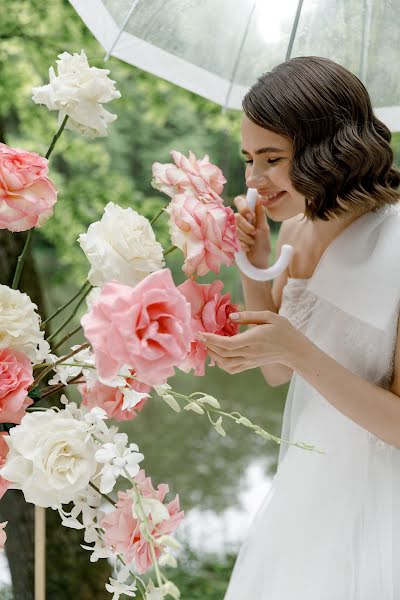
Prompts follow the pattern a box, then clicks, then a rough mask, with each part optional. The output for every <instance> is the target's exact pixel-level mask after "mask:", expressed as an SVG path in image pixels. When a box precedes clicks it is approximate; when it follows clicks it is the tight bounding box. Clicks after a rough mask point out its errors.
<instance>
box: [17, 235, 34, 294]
mask: <svg viewBox="0 0 400 600" xmlns="http://www.w3.org/2000/svg"><path fill="white" fill-rule="evenodd" d="M32 237H33V229H30V230H29V232H28V235H27V237H26V240H25V244H24V247H23V250H22V252H21V254H20V256H19V257H18V261H17V268H16V269H15V274H14V279H13V282H12V289H13V290H16V289H17V288H18V284H19V280H20V277H21V273H22V268H23V266H24V263H25V260H26V256H27V254H28V252H29V248H30V246H31V243H32Z"/></svg>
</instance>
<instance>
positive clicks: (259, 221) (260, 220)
mask: <svg viewBox="0 0 400 600" xmlns="http://www.w3.org/2000/svg"><path fill="white" fill-rule="evenodd" d="M255 214H256V219H255V225H256V228H257V229H258V230H261V231H269V225H268V221H267V215H266V214H265V209H264V206H263V205H262V204H261V202H259V201H258V200H257V202H256V207H255Z"/></svg>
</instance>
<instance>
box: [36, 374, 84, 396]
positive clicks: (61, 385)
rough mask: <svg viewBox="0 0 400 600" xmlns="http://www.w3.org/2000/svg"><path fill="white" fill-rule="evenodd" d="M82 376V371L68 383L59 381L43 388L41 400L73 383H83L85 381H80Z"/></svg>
mask: <svg viewBox="0 0 400 600" xmlns="http://www.w3.org/2000/svg"><path fill="white" fill-rule="evenodd" d="M80 377H82V371H81V372H80V373H78V375H75V377H73V378H72V379H70V380H69V381H67V383H58V384H57V385H50V386H49V387H47V388H45V389H44V390H43V393H42V394H40V400H41V399H42V398H47V396H51V395H52V394H55V393H56V392H59V391H61V390H62V389H63V388H66V387H68V386H69V385H73V384H74V383H83V381H79V379H80Z"/></svg>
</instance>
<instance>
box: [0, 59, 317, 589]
mask: <svg viewBox="0 0 400 600" xmlns="http://www.w3.org/2000/svg"><path fill="white" fill-rule="evenodd" d="M57 64H58V74H57V75H56V74H55V72H54V70H53V68H50V82H49V84H48V85H44V86H42V87H39V88H35V89H34V90H33V100H34V102H36V103H38V104H44V105H45V106H46V107H47V108H48V109H49V110H55V111H58V127H59V128H58V131H57V133H56V135H55V136H54V138H53V141H52V142H51V144H50V147H49V150H48V152H47V154H46V156H45V157H42V156H39V155H38V154H36V153H34V152H29V151H25V150H21V149H17V148H10V147H8V146H6V145H5V144H1V145H0V228H1V229H7V230H9V231H10V232H21V231H27V232H28V234H27V239H26V244H25V247H24V249H23V252H22V254H21V256H20V257H19V260H18V264H17V267H16V271H15V276H14V280H13V284H12V286H11V287H8V286H6V285H0V423H1V424H3V425H2V429H3V431H2V432H1V435H0V497H1V496H3V495H4V494H5V493H6V491H7V489H9V488H14V489H20V490H22V492H23V494H24V496H25V499H26V501H27V502H31V503H33V504H34V505H36V506H41V507H50V508H52V509H54V510H57V511H58V512H59V514H60V518H61V522H62V524H63V525H64V526H66V527H72V528H75V529H81V530H82V531H83V538H84V545H83V547H84V548H86V549H87V550H88V551H89V552H90V553H91V557H90V560H91V561H97V560H98V559H103V558H108V559H111V560H112V561H113V564H114V569H115V575H114V577H113V578H111V579H110V581H109V582H108V583H106V586H105V587H106V589H107V591H108V592H110V593H111V594H113V596H112V598H113V600H117V599H118V598H119V597H120V595H122V594H125V595H126V596H128V597H140V598H143V599H147V600H160V599H162V598H166V597H172V598H179V597H180V593H179V590H178V588H177V587H176V586H175V585H174V583H173V582H172V581H169V580H168V579H167V577H166V576H165V574H164V572H163V566H164V565H169V566H174V565H175V564H176V559H175V556H174V553H175V551H176V549H177V548H178V543H177V541H176V539H175V538H174V537H173V536H172V534H173V533H174V531H175V530H176V529H177V527H178V526H179V524H180V523H181V521H182V519H183V511H182V510H181V508H180V504H179V497H178V496H177V495H176V496H175V498H174V499H173V500H172V501H170V502H166V500H165V498H166V495H167V493H168V492H169V488H168V485H166V484H159V485H158V486H157V487H156V488H155V487H154V486H153V483H152V481H151V478H150V477H148V476H147V475H146V473H145V471H144V470H143V469H142V468H140V464H141V463H142V461H143V460H144V456H143V454H141V453H140V451H139V447H138V446H137V444H135V443H132V442H130V441H129V439H128V437H127V435H126V434H124V433H119V432H118V429H117V427H115V425H111V426H109V425H108V420H109V419H113V420H116V421H124V420H128V419H134V418H136V417H138V415H139V413H140V412H141V410H143V408H144V406H145V404H146V403H147V402H149V401H150V398H151V395H153V398H158V399H161V400H162V401H165V402H166V403H167V404H168V405H169V406H170V407H171V408H172V409H173V410H175V411H178V412H179V411H181V409H182V407H183V408H184V410H191V411H194V412H195V413H198V414H199V415H203V416H206V417H208V419H209V421H210V423H211V425H212V426H213V427H214V428H215V430H216V431H217V432H218V433H219V434H220V435H225V431H224V428H223V420H228V419H230V420H233V421H235V422H236V423H238V424H240V425H243V426H245V427H247V428H249V429H250V430H252V431H253V432H254V433H256V434H257V435H261V436H263V437H264V438H266V439H269V440H273V441H275V442H277V443H280V442H281V441H282V440H280V439H279V438H276V437H275V436H273V435H271V434H270V433H268V432H266V431H264V430H263V429H261V428H260V427H259V426H258V425H256V424H253V423H252V422H251V421H250V420H249V419H247V418H246V417H245V416H243V415H241V414H239V413H237V412H235V413H229V412H225V411H223V410H222V409H221V407H220V403H219V402H218V400H217V399H216V398H214V397H213V396H211V395H209V394H207V393H203V392H196V393H194V394H191V395H190V396H186V395H184V394H181V393H179V392H177V391H175V390H173V389H172V388H171V386H170V385H169V384H168V379H169V378H170V377H171V376H172V375H173V374H174V371H175V368H180V369H183V370H185V371H187V372H188V371H193V372H194V374H195V375H196V376H201V375H204V372H205V364H206V360H207V349H206V347H205V346H204V345H203V344H202V343H201V341H200V340H199V339H198V334H199V333H201V332H204V331H207V332H211V333H217V334H219V335H225V336H231V335H235V334H236V333H237V332H238V330H239V328H238V325H237V324H235V323H233V322H232V321H231V320H230V319H229V315H230V314H231V313H232V312H233V311H235V310H236V306H235V305H233V304H232V303H231V299H230V295H229V294H228V293H225V294H224V293H223V283H222V282H221V281H219V280H216V281H214V282H213V283H209V284H205V283H199V282H198V280H197V278H198V277H201V276H203V275H205V274H207V273H208V272H209V271H212V272H214V273H218V272H219V270H220V267H221V265H232V264H233V262H234V256H235V252H237V250H238V239H237V234H236V227H235V219H234V214H233V211H232V210H231V208H230V207H228V206H225V205H224V202H223V200H222V198H221V194H222V192H223V186H224V184H225V182H226V180H225V178H224V177H223V174H222V172H221V171H220V169H219V168H218V167H216V166H215V165H213V164H211V162H210V161H209V158H208V156H205V157H204V158H203V159H201V160H199V159H197V158H196V156H195V155H194V154H193V153H189V157H188V158H187V157H185V156H183V155H182V154H181V153H179V152H175V151H173V152H172V153H171V154H172V159H173V161H174V162H173V163H171V164H160V163H154V165H153V186H154V187H155V188H157V189H158V190H160V191H161V192H163V193H165V194H166V195H167V196H168V197H169V204H168V205H167V206H166V208H165V209H163V210H162V211H160V212H159V213H158V214H156V215H155V216H154V217H153V219H152V221H151V222H150V221H148V220H147V219H146V218H145V217H143V216H142V215H140V214H138V213H137V212H135V211H134V210H133V209H131V208H121V207H120V206H118V205H117V204H114V203H113V202H109V203H108V204H107V206H106V207H105V209H104V214H103V216H102V218H101V220H100V221H98V222H95V223H92V224H91V225H90V226H89V228H88V230H87V232H86V233H82V234H81V235H80V236H79V239H78V242H79V244H80V246H81V248H82V250H83V252H84V253H85V255H86V257H87V259H88V262H89V264H90V270H89V273H88V277H87V281H85V282H84V283H83V285H82V287H81V289H80V290H79V292H78V293H77V294H76V295H75V296H74V297H73V298H71V299H70V300H68V301H67V302H66V303H65V304H64V305H63V306H61V307H60V308H59V309H57V311H56V312H55V313H54V314H53V315H51V316H50V317H49V318H48V319H46V320H45V321H42V319H41V317H40V315H39V314H38V312H37V306H36V305H35V304H33V303H32V301H31V300H30V298H29V297H28V296H27V295H26V294H25V293H22V292H21V291H19V289H18V286H19V280H20V275H21V272H22V269H23V266H24V261H25V257H26V255H27V252H28V251H29V248H30V245H31V241H32V235H33V232H34V228H36V227H40V226H41V225H42V224H43V223H44V222H45V221H46V220H47V219H49V218H50V217H51V215H52V211H53V207H54V205H55V203H56V202H57V190H56V188H55V186H54V184H53V183H52V181H51V178H50V177H49V168H48V159H49V158H50V155H51V154H52V152H53V150H54V147H55V144H56V142H57V140H58V138H59V136H60V135H61V134H62V131H63V129H64V128H69V129H72V130H74V131H76V132H78V133H80V134H82V135H85V136H88V137H97V136H106V135H108V125H109V124H110V123H112V121H114V120H115V118H116V116H115V115H113V114H111V113H109V112H108V111H107V110H105V108H104V106H103V105H104V104H107V103H108V102H110V101H112V100H113V99H115V98H118V97H119V96H120V94H119V92H118V91H117V90H116V89H115V85H114V84H115V82H114V81H112V80H111V79H109V77H108V75H109V71H107V70H104V69H97V68H95V67H91V66H89V64H88V61H87V58H86V56H85V53H84V52H83V51H82V52H81V54H74V55H70V54H68V53H66V52H65V53H63V54H61V55H60V56H59V60H58V61H57ZM164 213H166V214H167V215H168V217H169V229H170V234H171V239H172V243H173V246H172V247H171V248H170V249H168V250H166V251H164V250H163V248H162V246H161V245H160V244H159V242H158V241H157V240H156V237H155V234H154V232H153V229H152V224H153V223H154V222H155V220H156V219H158V218H159V217H161V216H162V215H163V214H164ZM176 249H179V250H180V251H181V252H182V254H183V258H184V263H183V271H184V273H185V274H186V276H187V280H186V281H185V282H184V283H183V284H181V285H179V286H176V285H175V283H174V281H173V278H172V275H171V272H170V270H169V269H168V268H167V267H166V266H165V258H166V257H167V256H168V255H169V254H170V253H171V252H172V251H173V250H176ZM85 299H86V302H87V311H86V313H85V315H84V316H83V318H82V320H81V325H80V326H79V327H78V328H77V329H75V330H73V331H69V332H68V333H64V334H63V330H64V329H65V328H66V327H67V325H68V323H69V322H70V320H71V318H72V317H73V316H74V315H75V314H76V312H77V310H78V309H79V307H80V306H81V305H82V303H83V302H84V300H85ZM73 303H75V305H74V308H73V310H72V312H71V313H70V314H69V315H68V316H67V317H66V318H65V319H64V320H63V321H62V323H61V324H60V326H59V327H58V328H57V329H56V330H55V331H54V332H53V333H52V334H51V335H48V336H47V337H46V335H45V326H46V325H47V324H48V323H49V322H50V321H52V320H53V319H54V318H55V317H57V316H58V315H60V314H61V313H62V312H64V311H66V310H67V309H68V308H69V307H70V306H71V305H72V304H73ZM78 330H79V331H82V333H83V335H84V338H85V339H84V341H82V343H81V344H79V345H75V346H72V347H71V348H70V349H69V350H68V351H67V352H65V353H62V352H61V351H60V350H59V349H60V347H61V346H63V345H64V344H65V343H66V342H67V341H68V340H69V338H70V337H71V336H72V335H73V334H75V333H77V331H78ZM60 335H63V337H61V339H60V338H59V336H60ZM57 351H58V352H57ZM72 385H77V386H78V388H79V391H80V393H81V397H82V401H81V404H80V406H78V405H77V404H76V403H74V402H70V401H69V400H68V398H67V396H66V395H65V394H63V395H62V396H61V403H62V404H61V406H62V407H61V408H60V407H56V406H55V407H52V408H46V407H43V406H42V405H41V401H42V400H43V399H44V398H46V399H48V397H49V396H51V395H53V394H57V395H59V394H60V392H64V391H66V390H67V389H68V386H72ZM153 401H154V400H153ZM288 443H289V442H288ZM297 445H298V446H300V447H302V448H305V449H308V450H310V449H313V448H312V447H311V446H309V445H307V444H302V443H299V444H297ZM117 481H118V482H119V484H118V487H119V488H120V482H121V481H123V482H124V485H123V489H124V491H118V493H117V494H115V493H114V488H115V486H116V484H117ZM104 502H108V503H110V505H111V511H110V512H107V513H105V512H103V510H102V506H103V507H104ZM71 503H72V508H71V509H70V510H69V511H67V510H66V508H65V505H71ZM5 525H6V523H1V524H0V548H1V549H2V548H3V547H4V543H5V541H6V532H5V530H4V528H5ZM149 571H150V574H149V575H150V576H147V580H145V579H144V578H143V575H144V574H145V573H147V572H149Z"/></svg>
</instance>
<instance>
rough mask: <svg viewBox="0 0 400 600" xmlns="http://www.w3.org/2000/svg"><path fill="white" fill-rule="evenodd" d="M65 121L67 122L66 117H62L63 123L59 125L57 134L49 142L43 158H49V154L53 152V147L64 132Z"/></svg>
mask: <svg viewBox="0 0 400 600" xmlns="http://www.w3.org/2000/svg"><path fill="white" fill-rule="evenodd" d="M67 121H68V115H67V116H65V117H64V121H63V122H62V123H61V125H60V128H59V130H58V131H57V133H56V134H55V136H54V137H53V139H52V141H51V144H50V146H49V149H48V150H47V152H46V156H45V158H47V159H49V158H50V154H51V153H52V152H53V150H54V146H55V145H56V143H57V140H58V138H59V137H60V135H61V134H62V132H63V131H64V127H65V126H66V124H67Z"/></svg>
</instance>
